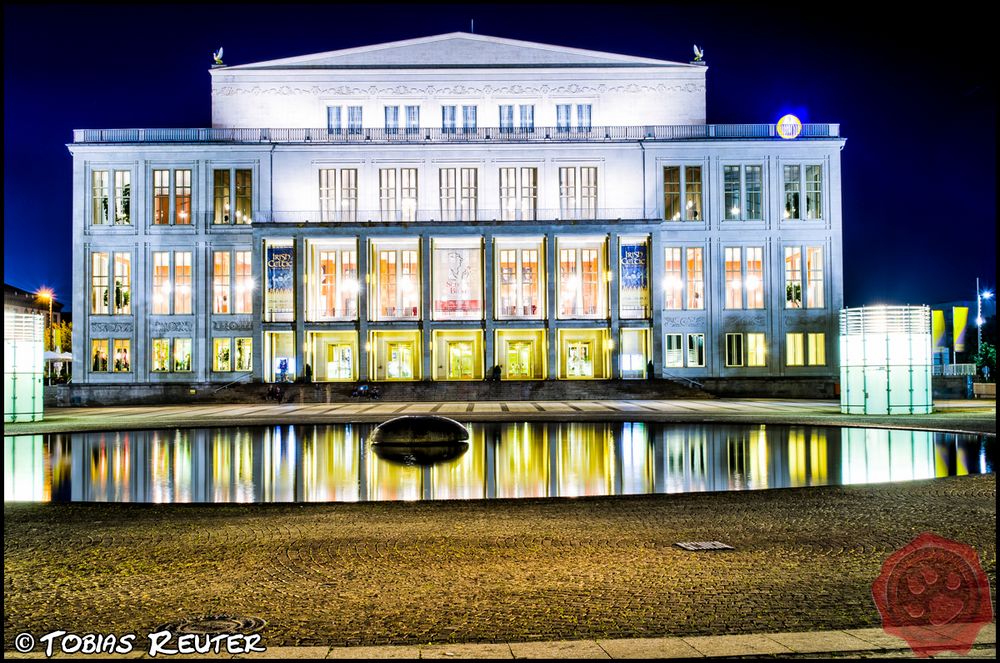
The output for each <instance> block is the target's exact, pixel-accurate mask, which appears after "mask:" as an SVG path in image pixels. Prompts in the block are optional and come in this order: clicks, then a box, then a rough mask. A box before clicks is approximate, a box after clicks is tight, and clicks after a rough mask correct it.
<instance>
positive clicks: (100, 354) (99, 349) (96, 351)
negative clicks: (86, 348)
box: [90, 338, 108, 373]
mask: <svg viewBox="0 0 1000 663" xmlns="http://www.w3.org/2000/svg"><path fill="white" fill-rule="evenodd" d="M90 357H91V362H90V363H91V368H90V370H91V371H92V372H94V373H107V371H108V339H106V338H95V339H92V340H91V341H90Z"/></svg>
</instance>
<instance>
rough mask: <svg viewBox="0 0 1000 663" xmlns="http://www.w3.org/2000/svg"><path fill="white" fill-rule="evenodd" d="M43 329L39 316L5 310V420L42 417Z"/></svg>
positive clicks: (42, 322) (27, 419) (36, 419)
mask: <svg viewBox="0 0 1000 663" xmlns="http://www.w3.org/2000/svg"><path fill="white" fill-rule="evenodd" d="M43 329H44V319H43V318H42V316H40V315H27V314H23V313H4V316H3V421H4V423H10V422H16V421H41V420H42V401H43V393H42V373H43V366H44V362H43V358H42V339H43V337H44V336H43V334H44V331H43Z"/></svg>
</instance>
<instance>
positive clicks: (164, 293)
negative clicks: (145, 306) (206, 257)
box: [152, 251, 192, 315]
mask: <svg viewBox="0 0 1000 663" xmlns="http://www.w3.org/2000/svg"><path fill="white" fill-rule="evenodd" d="M152 258H153V260H152V263H153V279H152V281H153V305H152V312H153V314H154V315H170V314H171V313H175V314H178V315H181V314H190V313H191V310H192V307H191V253H190V252H188V251H176V252H174V253H173V279H171V278H170V275H171V263H170V259H171V253H170V252H169V251H155V252H153V255H152ZM171 304H173V310H171Z"/></svg>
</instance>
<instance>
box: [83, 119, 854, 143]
mask: <svg viewBox="0 0 1000 663" xmlns="http://www.w3.org/2000/svg"><path fill="white" fill-rule="evenodd" d="M839 136H840V125H839V124H803V125H802V132H801V133H800V134H799V136H798V138H797V139H796V140H798V139H802V138H837V137H839ZM706 139H714V140H718V139H723V140H732V139H773V140H784V139H782V138H781V137H780V136H779V135H778V132H777V129H776V125H774V124H673V125H648V126H643V125H633V126H603V127H589V128H576V127H573V128H565V127H534V128H532V129H521V128H513V129H508V128H503V129H501V128H497V127H477V128H475V129H468V130H466V129H462V128H456V129H439V128H435V129H370V128H368V129H282V128H273V129H272V128H235V129H224V128H188V129H169V128H163V129H74V130H73V142H74V143H243V144H245V143H306V144H309V143H321V144H337V145H344V144H347V145H350V144H370V143H380V144H385V143H400V144H410V145H413V144H418V143H578V142H584V143H600V142H606V141H610V142H614V141H640V140H643V141H646V140H649V141H675V140H706Z"/></svg>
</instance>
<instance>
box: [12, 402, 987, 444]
mask: <svg viewBox="0 0 1000 663" xmlns="http://www.w3.org/2000/svg"><path fill="white" fill-rule="evenodd" d="M934 408H935V411H934V413H932V414H925V415H894V416H892V417H888V416H885V417H879V416H851V415H842V414H841V413H840V404H839V402H838V401H817V400H779V399H746V398H744V399H712V400H601V401H486V402H458V403H395V402H383V401H379V402H374V403H373V402H370V401H364V402H358V401H353V402H349V403H308V404H302V403H298V404H297V403H288V404H284V405H276V404H229V405H153V406H114V407H77V408H49V409H47V410H46V411H45V418H44V420H42V421H39V422H33V423H13V424H4V434H5V435H20V434H29V433H50V432H53V433H54V432H74V431H87V430H126V429H133V430H134V429H141V428H166V427H194V426H234V425H241V426H252V425H255V424H260V425H272V424H327V423H369V422H372V423H378V422H382V421H385V420H386V419H389V418H391V417H394V416H400V415H405V414H440V415H444V416H448V417H453V418H457V419H461V420H462V421H560V420H573V421H672V422H716V423H758V424H804V425H833V426H869V427H883V428H885V427H889V428H918V429H933V430H949V431H969V432H976V433H996V401H983V400H978V401H961V400H954V401H938V402H936V403H935V404H934Z"/></svg>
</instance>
